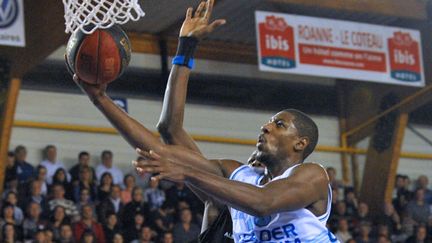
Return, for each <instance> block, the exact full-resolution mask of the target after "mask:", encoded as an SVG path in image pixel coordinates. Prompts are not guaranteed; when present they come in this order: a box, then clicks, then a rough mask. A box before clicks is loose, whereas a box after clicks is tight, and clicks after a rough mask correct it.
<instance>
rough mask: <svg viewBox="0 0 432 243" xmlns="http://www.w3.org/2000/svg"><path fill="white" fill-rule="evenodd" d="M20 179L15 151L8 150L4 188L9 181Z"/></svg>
mask: <svg viewBox="0 0 432 243" xmlns="http://www.w3.org/2000/svg"><path fill="white" fill-rule="evenodd" d="M16 179H18V177H17V165H16V163H15V153H14V152H12V151H9V152H8V156H7V160H6V170H5V178H4V185H3V186H4V188H6V187H7V185H8V183H9V182H10V181H12V180H16Z"/></svg>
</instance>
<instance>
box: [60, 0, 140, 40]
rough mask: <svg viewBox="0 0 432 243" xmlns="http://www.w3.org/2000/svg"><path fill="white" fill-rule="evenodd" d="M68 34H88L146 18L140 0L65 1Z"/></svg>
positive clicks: (66, 30)
mask: <svg viewBox="0 0 432 243" xmlns="http://www.w3.org/2000/svg"><path fill="white" fill-rule="evenodd" d="M63 5H64V10H65V15H64V17H65V25H66V29H65V32H66V33H74V32H75V31H76V30H78V29H79V30H81V31H83V32H84V33H86V34H90V33H93V32H94V31H95V30H96V29H98V28H102V29H106V28H109V27H111V26H113V25H114V24H124V23H126V22H128V21H130V20H133V21H137V20H138V19H139V18H141V17H143V16H144V12H143V11H142V9H141V7H140V5H139V3H138V0H63Z"/></svg>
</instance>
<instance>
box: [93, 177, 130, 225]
mask: <svg viewBox="0 0 432 243" xmlns="http://www.w3.org/2000/svg"><path fill="white" fill-rule="evenodd" d="M120 192H121V189H120V186H118V185H114V186H112V188H111V194H110V197H109V198H107V199H105V200H104V201H103V202H101V203H100V204H99V206H98V208H97V209H98V210H97V211H98V219H99V222H100V223H101V224H103V225H105V224H106V221H105V220H106V218H107V217H106V216H107V215H108V213H111V212H114V213H116V214H117V215H118V216H119V217H122V213H123V207H124V205H123V203H122V202H121V200H120Z"/></svg>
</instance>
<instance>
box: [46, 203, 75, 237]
mask: <svg viewBox="0 0 432 243" xmlns="http://www.w3.org/2000/svg"><path fill="white" fill-rule="evenodd" d="M70 223H71V220H70V218H69V217H68V216H67V214H66V209H65V208H64V207H62V206H56V207H55V208H54V210H53V213H52V214H51V219H50V222H49V229H51V230H52V232H53V238H54V240H58V239H59V238H60V226H61V225H62V224H70Z"/></svg>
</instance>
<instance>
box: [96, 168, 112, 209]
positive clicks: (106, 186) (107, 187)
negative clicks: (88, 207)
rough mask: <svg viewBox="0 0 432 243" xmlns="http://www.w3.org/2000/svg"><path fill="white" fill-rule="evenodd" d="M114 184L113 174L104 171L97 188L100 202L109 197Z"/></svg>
mask: <svg viewBox="0 0 432 243" xmlns="http://www.w3.org/2000/svg"><path fill="white" fill-rule="evenodd" d="M113 185H114V184H113V178H112V175H111V174H110V173H109V172H105V173H103V174H102V176H101V179H100V181H99V186H98V190H97V194H98V200H99V202H102V201H105V200H106V199H107V198H109V195H110V192H111V187H112V186H113Z"/></svg>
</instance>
